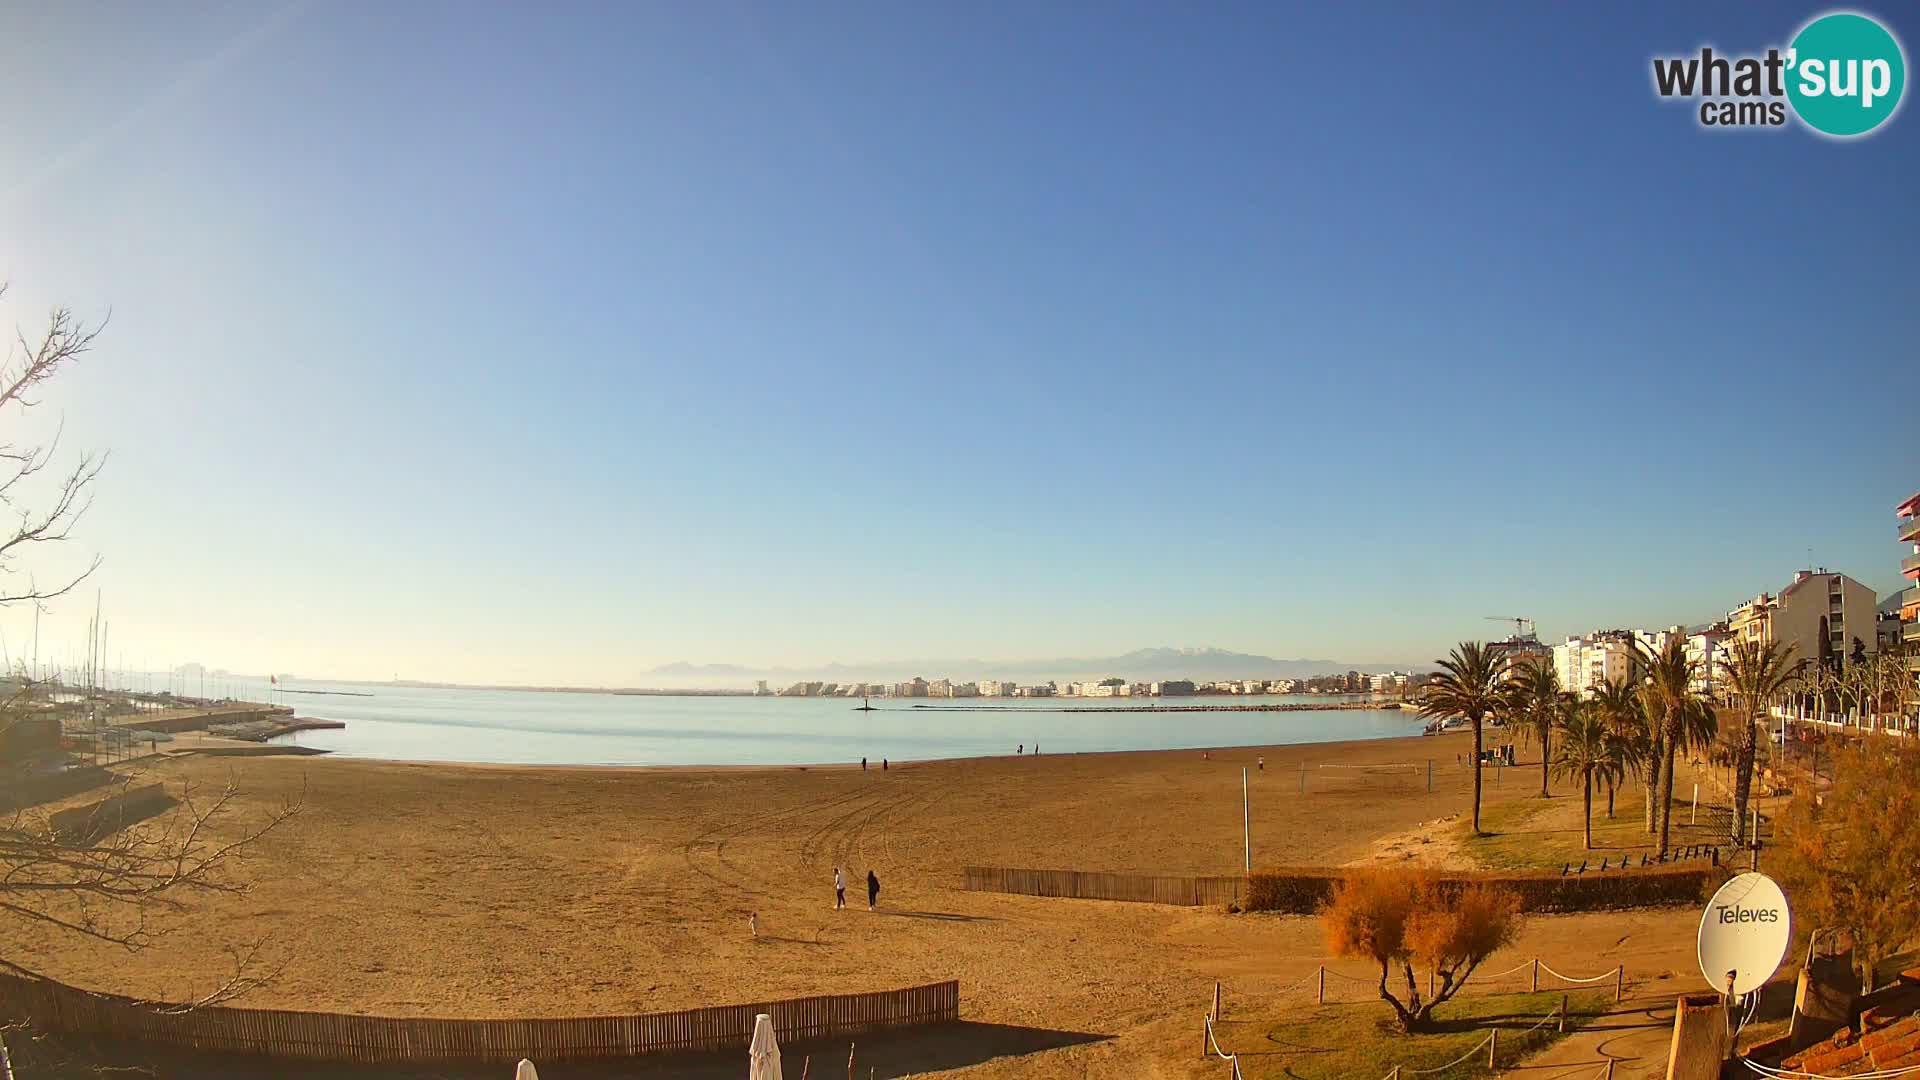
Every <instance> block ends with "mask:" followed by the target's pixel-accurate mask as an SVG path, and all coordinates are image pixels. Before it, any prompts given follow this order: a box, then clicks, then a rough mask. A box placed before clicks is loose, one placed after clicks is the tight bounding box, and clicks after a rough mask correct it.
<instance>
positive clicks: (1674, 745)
mask: <svg viewBox="0 0 1920 1080" xmlns="http://www.w3.org/2000/svg"><path fill="white" fill-rule="evenodd" d="M1679 742H1680V740H1679V739H1676V738H1674V735H1673V733H1672V732H1668V733H1667V752H1666V755H1665V756H1666V759H1667V763H1666V766H1665V767H1664V768H1662V769H1661V770H1660V854H1661V855H1665V854H1666V853H1667V849H1668V848H1669V847H1671V846H1672V840H1673V756H1674V751H1675V750H1677V749H1679Z"/></svg>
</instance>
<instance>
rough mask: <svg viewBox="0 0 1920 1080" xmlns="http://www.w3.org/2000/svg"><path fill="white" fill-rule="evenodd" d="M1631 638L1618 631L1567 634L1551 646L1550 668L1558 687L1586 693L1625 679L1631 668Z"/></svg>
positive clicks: (1577, 692)
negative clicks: (1570, 635)
mask: <svg viewBox="0 0 1920 1080" xmlns="http://www.w3.org/2000/svg"><path fill="white" fill-rule="evenodd" d="M1631 640H1633V639H1632V638H1630V637H1629V636H1627V635H1626V634H1624V633H1622V632H1619V631H1604V632H1600V633H1594V634H1588V635H1586V636H1584V637H1570V638H1568V639H1567V640H1566V641H1565V642H1563V643H1561V644H1559V645H1555V646H1554V647H1553V670H1554V672H1555V673H1556V674H1558V675H1559V676H1560V686H1561V688H1563V689H1565V690H1567V691H1568V692H1569V693H1574V694H1587V693H1590V692H1592V691H1594V690H1596V689H1598V688H1599V687H1602V686H1605V685H1606V684H1607V683H1609V682H1614V681H1616V680H1623V679H1627V678H1629V677H1631V676H1630V671H1631V669H1632V655H1633V654H1632V649H1633V647H1632V646H1631V645H1630V644H1628V643H1629V642H1630V641H1631Z"/></svg>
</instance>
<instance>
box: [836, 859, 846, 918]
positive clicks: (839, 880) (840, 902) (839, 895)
mask: <svg viewBox="0 0 1920 1080" xmlns="http://www.w3.org/2000/svg"><path fill="white" fill-rule="evenodd" d="M846 906H847V876H846V875H845V874H842V873H841V872H840V868H839V867H837V866H836V867H834V868H833V910H835V911H839V910H840V909H841V908H843V907H846Z"/></svg>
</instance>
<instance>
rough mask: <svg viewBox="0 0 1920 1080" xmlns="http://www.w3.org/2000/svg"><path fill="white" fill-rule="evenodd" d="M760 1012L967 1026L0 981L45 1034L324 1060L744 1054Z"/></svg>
mask: <svg viewBox="0 0 1920 1080" xmlns="http://www.w3.org/2000/svg"><path fill="white" fill-rule="evenodd" d="M758 1013H767V1014H769V1015H771V1016H772V1017H773V1026H774V1030H775V1032H776V1033H777V1034H778V1035H779V1037H780V1039H781V1040H782V1041H789V1040H805V1039H819V1038H835V1037H844V1036H847V1035H855V1034H859V1033H861V1032H867V1031H876V1030H879V1029H882V1028H897V1027H908V1026H913V1025H918V1024H938V1023H945V1022H949V1021H953V1020H958V1019H959V1017H960V984H959V983H958V982H955V981H949V982H940V983H930V984H928V985H925V986H913V987H907V988H905V989H901V990H878V991H874V992H872V993H865V994H833V995H826V996H821V997H809V998H796V999H793V1000H789V1001H769V1002H759V1003H755V1004H750V1005H720V1006H715V1007H712V1008H706V1009H687V1010H684V1011H680V1012H665V1013H648V1014H644V1015H636V1016H590V1017H568V1018H551V1019H525V1020H454V1019H444V1020H443V1019H429V1018H418V1017H414V1018H408V1017H391V1016H353V1015H347V1014H342V1013H316V1012H290V1011H283V1010H278V1009H242V1008H233V1007H228V1006H212V1007H209V1008H204V1009H190V1010H183V1009H182V1008H181V1007H179V1006H169V1005H163V1004H154V1003H151V1002H143V1001H137V1000H134V999H132V998H126V997H119V996H117V995H112V994H97V993H93V992H91V991H87V990H81V989H77V988H75V987H71V986H67V985H64V984H62V983H58V982H53V981H51V980H45V979H29V978H24V977H20V976H16V975H10V974H3V973H0V1016H7V1017H12V1018H17V1019H21V1020H27V1021H30V1022H31V1023H33V1024H34V1025H35V1026H37V1027H39V1028H40V1029H42V1030H45V1031H49V1032H57V1033H61V1034H69V1035H92V1036H105V1037H109V1038H116V1039H130V1040H138V1041H141V1042H147V1043H155V1044H160V1045H164V1046H170V1047H176V1048H180V1049H186V1050H198V1051H213V1052H220V1053H239V1054H260V1055H267V1056H272V1057H282V1058H303V1059H308V1060H319V1061H351V1062H364V1063H386V1062H397V1061H493V1060H498V1061H509V1062H510V1061H513V1060H516V1059H518V1058H521V1057H531V1058H534V1059H537V1060H541V1061H543V1062H544V1061H545V1060H547V1059H555V1060H564V1059H576V1060H577V1059H586V1058H614V1057H629V1056H633V1055H638V1054H657V1053H667V1052H673V1051H710V1050H740V1051H743V1052H744V1051H745V1049H746V1047H747V1044H748V1042H749V1041H750V1040H751V1039H752V1037H753V1020H754V1016H755V1015H756V1014H758Z"/></svg>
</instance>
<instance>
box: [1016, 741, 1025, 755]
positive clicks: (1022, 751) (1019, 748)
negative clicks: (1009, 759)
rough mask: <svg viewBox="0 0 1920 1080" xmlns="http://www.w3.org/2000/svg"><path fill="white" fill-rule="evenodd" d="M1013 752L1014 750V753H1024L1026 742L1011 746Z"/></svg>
mask: <svg viewBox="0 0 1920 1080" xmlns="http://www.w3.org/2000/svg"><path fill="white" fill-rule="evenodd" d="M1013 752H1014V753H1015V754H1024V753H1026V752H1027V744H1026V743H1021V744H1020V745H1019V746H1016V747H1014V748H1013Z"/></svg>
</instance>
